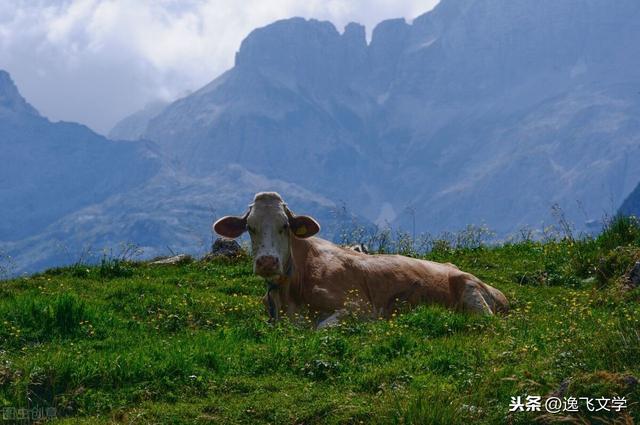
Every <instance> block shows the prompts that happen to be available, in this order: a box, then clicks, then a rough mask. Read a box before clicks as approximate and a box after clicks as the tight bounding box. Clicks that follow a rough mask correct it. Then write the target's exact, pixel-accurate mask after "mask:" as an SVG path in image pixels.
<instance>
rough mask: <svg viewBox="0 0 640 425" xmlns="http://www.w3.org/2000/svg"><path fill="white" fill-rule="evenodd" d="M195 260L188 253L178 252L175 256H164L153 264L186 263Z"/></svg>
mask: <svg viewBox="0 0 640 425" xmlns="http://www.w3.org/2000/svg"><path fill="white" fill-rule="evenodd" d="M192 260H193V258H191V256H190V255H187V254H178V255H174V256H173V257H169V258H163V259H162V260H157V261H153V262H152V263H151V264H153V265H159V264H185V263H189V262H191V261H192Z"/></svg>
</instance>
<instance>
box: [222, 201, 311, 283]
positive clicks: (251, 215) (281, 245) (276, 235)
mask: <svg viewBox="0 0 640 425" xmlns="http://www.w3.org/2000/svg"><path fill="white" fill-rule="evenodd" d="M213 227H214V230H215V231H216V232H217V233H218V234H220V235H222V236H225V237H229V238H236V237H238V236H240V235H241V234H242V233H244V232H245V231H248V232H249V236H250V237H251V251H252V253H253V271H254V273H256V274H258V275H260V276H263V277H265V278H273V277H275V276H277V275H284V274H286V273H287V267H288V265H289V261H290V256H291V254H290V252H291V251H290V250H291V239H290V238H291V237H298V238H307V237H310V236H313V235H315V234H316V233H317V232H318V231H319V230H320V225H319V224H318V223H317V222H316V221H315V220H314V219H313V218H311V217H306V216H296V215H294V214H293V213H292V212H291V211H290V210H289V209H288V208H287V206H286V204H285V203H284V201H283V200H282V198H281V197H280V195H278V194H277V193H275V192H261V193H258V194H257V195H256V196H255V199H254V202H253V204H251V206H250V209H249V212H248V214H245V216H244V217H232V216H227V217H223V218H221V219H220V220H218V221H217V222H216V223H215V224H214V225H213Z"/></svg>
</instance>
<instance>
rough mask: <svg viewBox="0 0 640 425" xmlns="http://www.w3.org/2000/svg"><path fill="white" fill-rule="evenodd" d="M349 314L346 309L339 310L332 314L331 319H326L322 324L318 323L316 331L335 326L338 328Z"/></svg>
mask: <svg viewBox="0 0 640 425" xmlns="http://www.w3.org/2000/svg"><path fill="white" fill-rule="evenodd" d="M347 314H348V311H347V310H345V309H341V310H337V311H335V312H334V313H333V314H331V315H330V316H329V317H326V318H324V319H323V320H321V321H320V322H318V326H316V329H325V328H331V327H333V326H336V325H338V324H340V320H341V319H342V318H343V317H345V316H346V315H347Z"/></svg>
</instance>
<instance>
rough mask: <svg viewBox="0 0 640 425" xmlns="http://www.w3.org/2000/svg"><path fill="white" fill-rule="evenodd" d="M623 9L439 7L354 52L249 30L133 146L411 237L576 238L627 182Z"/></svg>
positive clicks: (628, 75) (288, 34)
mask: <svg viewBox="0 0 640 425" xmlns="http://www.w3.org/2000/svg"><path fill="white" fill-rule="evenodd" d="M639 21H640V3H638V2H637V1H635V0H621V1H617V2H615V3H611V2H608V1H604V0H567V1H561V2H558V1H556V0H541V1H537V2H531V1H529V0H462V1H454V0H443V1H441V3H440V4H439V5H438V6H437V7H436V8H435V9H434V10H433V11H431V12H429V13H426V14H424V15H422V16H420V17H418V18H416V19H415V20H414V21H413V23H411V24H408V23H406V22H405V21H404V20H402V19H394V20H389V21H384V22H382V23H380V24H379V25H378V26H377V27H376V28H375V29H374V30H373V35H372V40H371V43H370V44H367V43H366V40H365V34H364V29H363V28H362V27H361V26H359V25H357V24H350V25H349V26H347V27H346V29H345V31H344V33H343V34H340V33H339V32H338V31H337V30H336V29H335V28H334V26H333V25H332V24H330V23H328V22H319V21H315V20H309V21H307V20H304V19H301V18H292V19H288V20H283V21H278V22H276V23H274V24H272V25H268V26H266V27H264V28H260V29H257V30H255V31H253V32H252V33H251V34H250V35H249V36H248V37H247V38H246V39H245V40H244V41H243V42H242V45H241V47H240V49H239V51H238V53H237V54H236V63H235V66H234V67H233V68H232V69H231V70H229V71H227V72H226V73H224V74H223V75H221V76H220V77H218V78H217V79H215V80H214V81H213V82H212V83H210V84H209V85H207V86H205V87H203V88H202V89H201V90H199V91H197V92H195V93H193V94H191V95H190V96H187V97H185V98H183V99H181V100H178V101H176V102H174V103H173V104H171V105H169V106H168V107H167V108H165V109H164V110H163V111H162V113H160V114H159V115H158V116H157V117H155V118H153V119H152V120H151V121H150V122H149V123H148V125H147V130H146V131H145V132H144V133H143V134H142V137H143V138H145V139H149V140H153V141H155V142H157V143H158V144H159V145H160V146H161V148H162V150H163V151H164V152H165V153H167V155H169V156H170V157H171V158H172V160H173V163H174V164H178V165H179V166H181V167H182V169H183V170H184V171H185V172H187V173H189V174H191V175H194V176H207V175H209V174H211V173H212V172H214V171H215V170H216V169H217V168H219V167H220V166H222V165H224V164H227V163H238V164H240V165H242V166H243V167H246V168H247V169H248V170H250V171H252V172H257V173H259V174H264V175H266V176H269V177H273V178H278V179H282V180H286V181H292V182H294V183H297V184H300V185H302V186H304V187H306V188H309V189H311V190H313V191H316V192H319V193H322V194H324V195H325V196H327V197H329V198H332V199H343V200H345V201H346V202H347V204H348V205H351V206H353V207H354V208H355V207H356V206H357V208H358V210H359V211H360V212H362V213H363V214H364V215H365V216H366V217H367V218H369V219H371V220H378V221H383V220H388V221H391V222H392V223H395V224H401V225H405V226H406V225H407V223H408V220H409V218H410V217H409V215H408V214H407V213H406V209H407V207H408V206H412V207H413V208H414V209H415V211H416V213H417V214H418V215H419V217H420V220H418V226H419V230H429V231H439V230H445V229H446V230H451V229H455V228H459V227H462V226H464V225H466V224H468V223H481V222H485V223H487V224H488V225H489V226H490V227H493V228H494V229H496V230H497V231H498V232H499V233H500V234H505V233H508V232H511V231H514V230H517V228H518V227H519V226H521V225H532V226H540V225H541V224H542V222H548V221H550V220H551V217H550V207H551V205H552V204H554V203H559V204H560V205H561V206H562V207H563V208H564V210H565V212H566V214H567V216H568V218H569V219H570V220H572V221H574V222H575V223H576V224H577V226H578V228H582V227H583V225H584V223H585V222H587V221H589V220H593V219H598V218H600V217H601V216H602V215H603V214H604V213H605V212H609V213H610V212H611V208H612V207H613V208H615V206H616V205H619V204H620V203H621V202H622V200H623V199H624V198H625V197H626V196H627V195H628V194H629V193H630V191H631V190H632V189H633V187H634V185H635V184H636V183H637V181H639V180H640V162H638V161H632V160H630V158H633V157H637V155H638V154H639V153H640V115H639V114H638V113H639V112H640V107H639V105H640V94H639V92H640V74H638V73H637V71H636V70H637V69H640V26H638V25H637V22H639Z"/></svg>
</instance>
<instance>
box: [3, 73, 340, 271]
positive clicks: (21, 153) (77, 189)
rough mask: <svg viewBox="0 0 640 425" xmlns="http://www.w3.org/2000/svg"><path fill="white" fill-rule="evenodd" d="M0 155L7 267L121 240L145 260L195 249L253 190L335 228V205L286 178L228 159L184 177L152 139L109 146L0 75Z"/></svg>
mask: <svg viewBox="0 0 640 425" xmlns="http://www.w3.org/2000/svg"><path fill="white" fill-rule="evenodd" d="M0 151H1V152H2V161H3V163H2V167H0V199H1V200H2V202H0V261H3V260H4V259H5V258H6V256H10V257H11V264H10V265H11V269H12V270H11V271H12V272H14V273H21V272H29V271H35V270H41V269H43V268H46V267H52V266H60V265H65V264H71V263H75V262H78V261H80V260H82V261H97V260H99V259H100V258H101V256H102V255H104V254H105V252H106V253H107V255H113V256H117V255H119V253H120V251H121V247H122V246H123V245H126V244H129V243H130V244H135V245H136V246H138V247H139V248H140V249H141V250H142V253H143V256H144V257H153V256H156V255H161V254H169V253H171V251H172V250H175V251H178V252H188V253H191V254H201V253H204V252H206V251H207V249H208V247H209V246H210V243H211V237H212V235H211V230H210V229H211V224H212V221H213V220H214V219H215V218H217V217H218V216H220V215H222V214H230V213H235V214H242V213H243V212H244V211H245V209H246V207H247V204H248V203H249V202H250V201H251V199H252V198H253V195H254V193H256V192H258V191H261V190H277V191H279V192H281V193H282V194H283V195H284V196H285V197H286V198H287V199H288V200H289V201H290V204H291V206H292V208H294V209H296V208H298V209H299V211H308V212H313V213H314V214H316V215H317V217H318V218H319V219H320V220H321V221H322V223H323V225H324V226H323V228H324V234H325V235H327V237H331V236H332V235H333V234H334V233H336V232H337V231H338V228H337V227H336V216H335V214H334V211H335V210H336V204H335V203H334V202H332V201H331V200H329V199H326V198H324V197H322V196H318V195H317V194H313V193H311V192H309V191H307V190H305V189H302V188H300V187H298V186H296V185H294V184H291V183H288V182H283V181H278V180H275V179H268V178H265V177H264V176H261V175H258V174H255V173H250V172H248V171H246V170H245V169H244V168H242V167H241V166H238V165H233V164H227V165H225V166H223V167H220V168H219V169H217V170H215V171H214V172H212V173H210V174H209V175H208V176H206V177H205V178H202V177H197V178H196V177H191V176H189V175H187V174H185V173H183V172H181V171H180V170H178V169H176V168H175V167H174V166H173V165H172V164H171V163H170V161H169V160H168V159H167V158H166V156H165V155H164V154H163V153H162V152H161V151H160V150H159V149H158V147H157V146H155V145H154V144H152V143H149V142H114V141H111V140H108V139H106V138H104V137H102V136H99V135H97V134H95V133H93V132H92V131H91V130H89V129H88V128H87V127H85V126H82V125H79V124H74V123H65V122H60V123H52V122H50V121H49V120H47V119H46V118H44V117H42V116H41V115H40V114H39V113H38V112H37V111H36V110H35V108H33V107H32V106H31V105H29V104H28V103H27V102H26V101H25V100H24V98H23V97H22V96H21V95H20V93H19V92H18V89H17V88H16V86H15V85H14V83H13V81H12V80H11V78H10V77H9V75H8V74H7V73H6V72H4V71H0ZM0 266H6V265H5V264H0Z"/></svg>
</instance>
